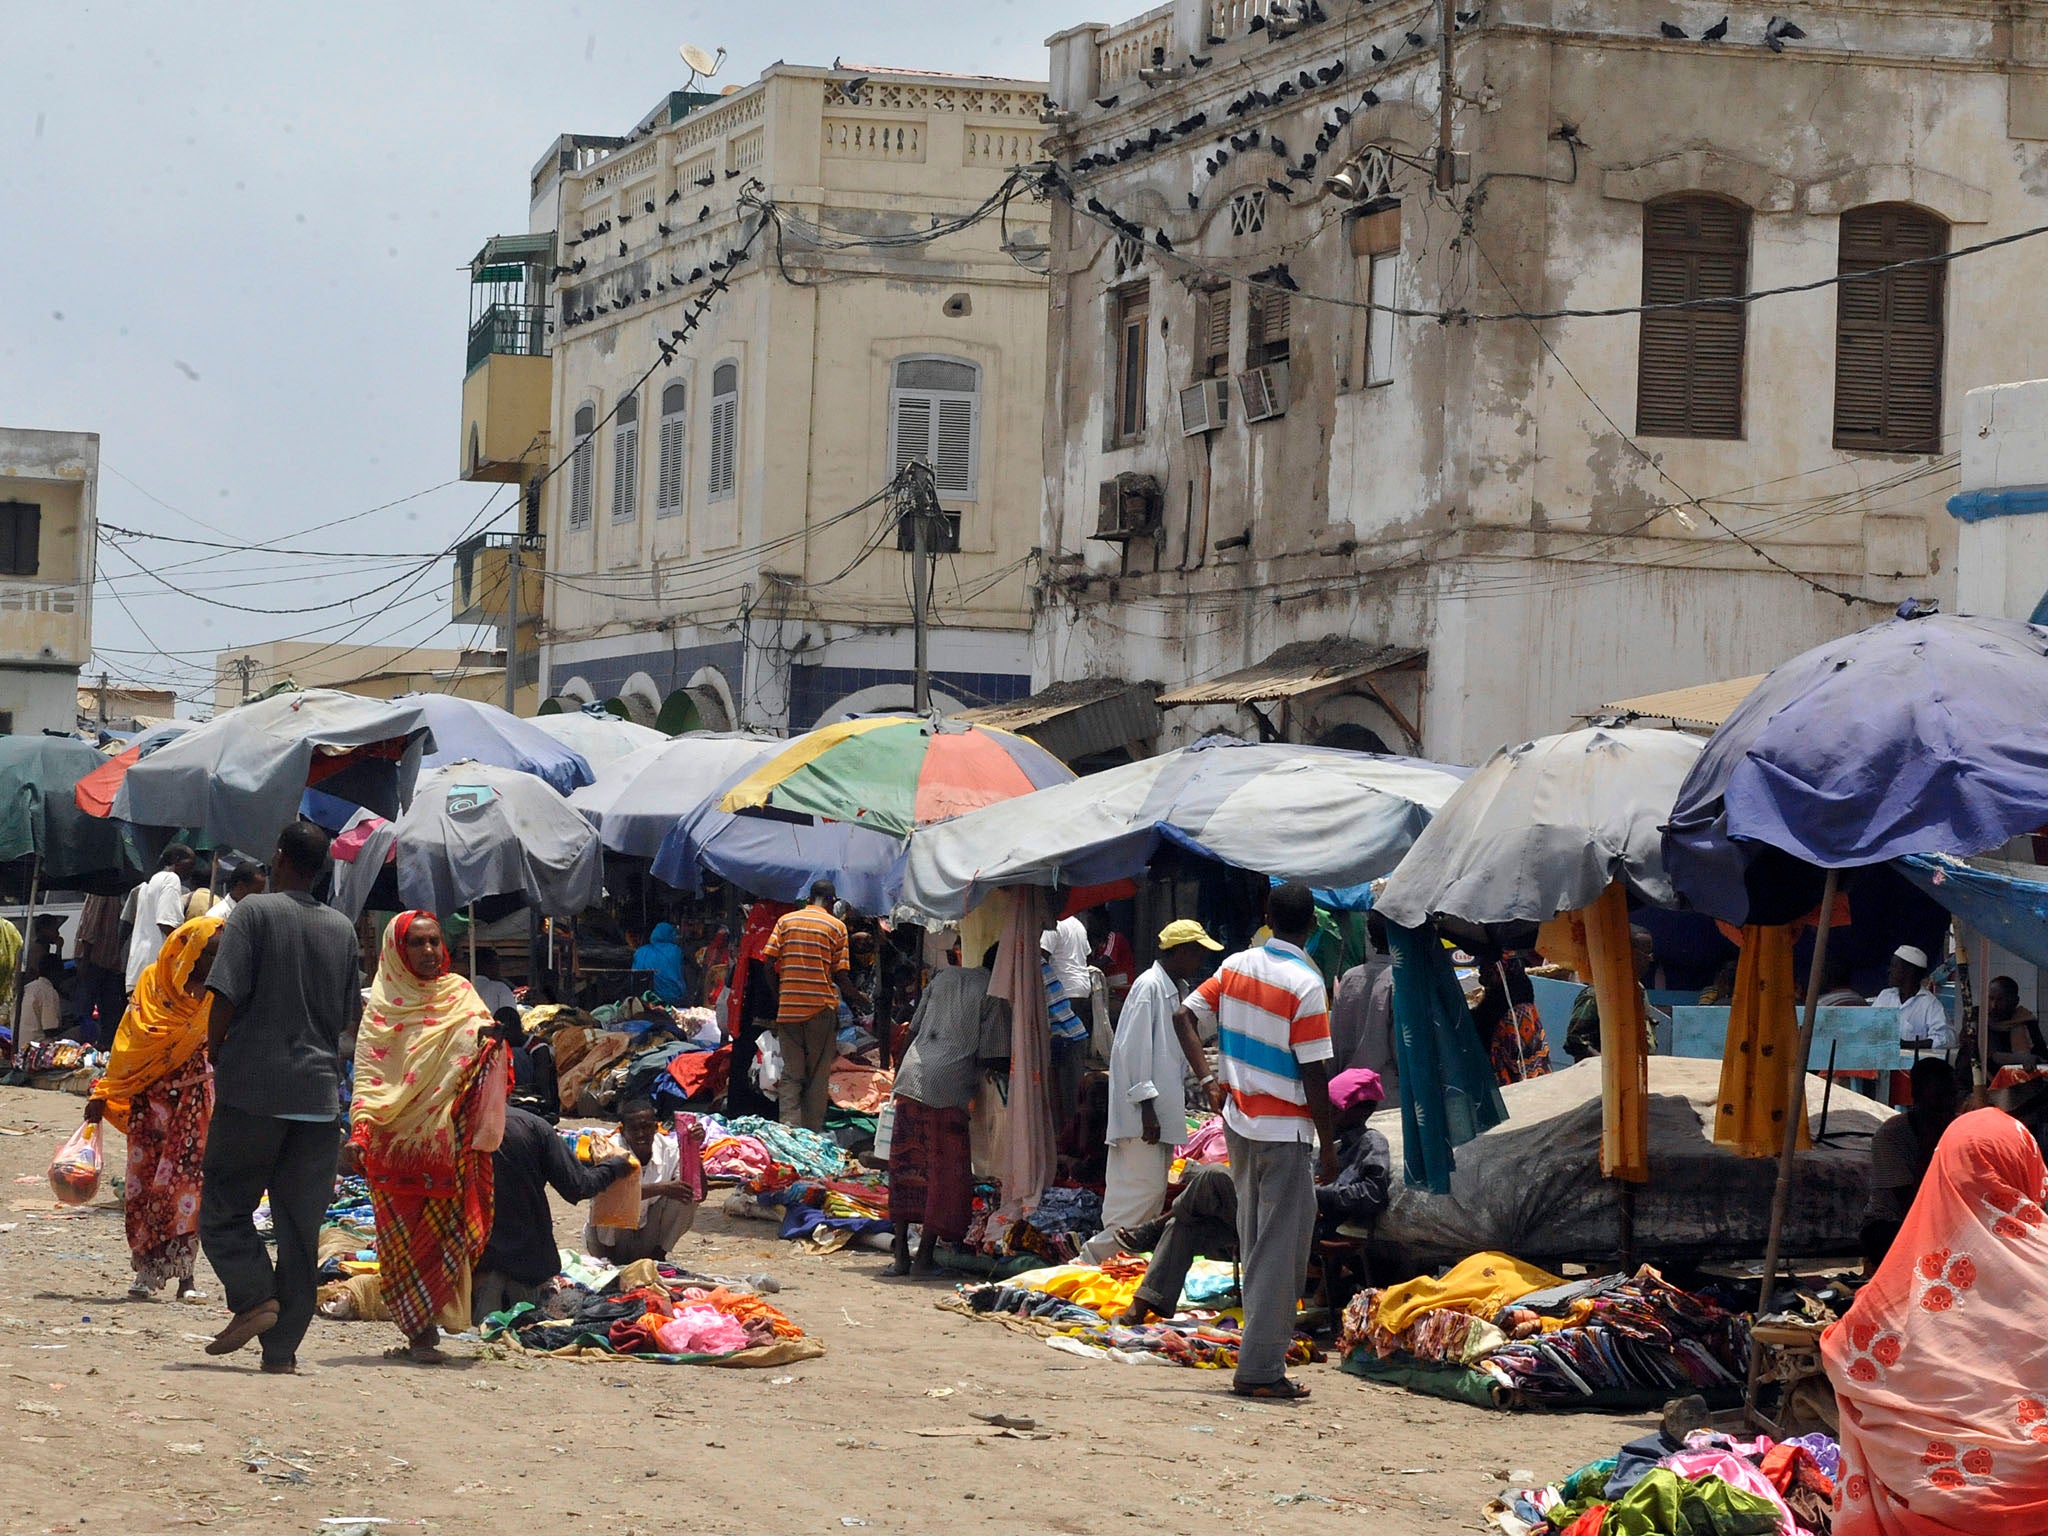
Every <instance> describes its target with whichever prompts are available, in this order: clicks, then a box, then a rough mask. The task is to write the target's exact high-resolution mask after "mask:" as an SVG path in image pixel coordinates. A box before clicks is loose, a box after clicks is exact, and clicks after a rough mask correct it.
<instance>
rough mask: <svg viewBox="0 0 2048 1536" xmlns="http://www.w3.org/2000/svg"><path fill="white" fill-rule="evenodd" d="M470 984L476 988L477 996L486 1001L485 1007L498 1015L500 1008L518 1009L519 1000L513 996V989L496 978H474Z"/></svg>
mask: <svg viewBox="0 0 2048 1536" xmlns="http://www.w3.org/2000/svg"><path fill="white" fill-rule="evenodd" d="M469 984H470V985H471V986H472V987H475V988H476V995H477V996H478V997H480V998H482V999H483V1000H484V1006H485V1007H486V1008H488V1009H490V1010H491V1012H493V1013H496V1012H497V1011H498V1010H499V1009H500V1008H517V1007H518V1006H519V999H518V998H516V997H514V996H513V995H512V989H511V988H510V987H508V986H506V985H505V983H504V982H502V981H500V980H498V978H497V977H495V976H472V977H471V978H470V981H469Z"/></svg>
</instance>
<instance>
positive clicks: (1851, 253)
mask: <svg viewBox="0 0 2048 1536" xmlns="http://www.w3.org/2000/svg"><path fill="white" fill-rule="evenodd" d="M1947 249H1948V225H1947V223H1945V222H1944V221H1943V220H1941V219H1939V218H1937V217H1936V216H1935V215H1933V214H1931V213H1927V212H1925V211H1924V210H1922V209H1919V208H1912V207H1908V206H1907V205H1906V204H1904V203H1880V204H1878V205H1877V206H1875V207H1871V208H1852V209H1850V210H1849V211H1848V212H1847V213H1845V214H1843V215H1842V228H1841V246H1840V255H1839V260H1838V266H1837V269H1836V270H1838V271H1840V272H1844V273H1848V272H1867V273H1871V275H1870V276H1867V277H1852V278H1850V279H1849V280H1848V281H1846V282H1843V283H1839V284H1837V285H1836V288H1835V446H1836V447H1837V448H1847V449H1863V450H1866V451H1871V452H1877V453H1939V452H1940V451H1941V373H1942V357H1943V352H1944V350H1945V348H1944V336H1943V330H1944V324H1943V318H1944V314H1945V310H1946V300H1947V276H1946V274H1947V271H1948V269H1947V267H1946V266H1944V265H1941V264H1933V265H1927V266H1915V267H1904V268H1901V269H1900V270H1898V271H1896V272H1875V271H1873V269H1874V268H1878V267H1886V266H1892V265H1894V264H1896V263H1898V262H1904V261H1915V260H1924V259H1925V258H1927V257H1930V256H1939V255H1941V254H1942V253H1943V252H1944V251H1946V250H1947Z"/></svg>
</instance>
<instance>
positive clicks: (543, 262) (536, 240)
mask: <svg viewBox="0 0 2048 1536" xmlns="http://www.w3.org/2000/svg"><path fill="white" fill-rule="evenodd" d="M554 259H555V237H554V235H552V234H541V235H500V236H498V237H497V238H496V239H494V240H489V241H486V242H485V244H484V248H483V249H482V250H481V251H478V252H477V254H476V259H475V260H474V261H472V262H471V263H470V265H469V293H470V300H469V356H468V359H467V361H466V366H465V368H464V371H463V378H462V445H461V450H460V462H461V465H462V478H463V479H465V480H496V481H505V482H511V483H513V484H518V483H520V482H523V481H525V480H527V479H529V478H530V477H531V476H532V475H533V474H534V473H535V472H536V471H537V470H539V468H540V467H541V466H542V465H543V464H545V463H546V462H547V442H548V417H549V411H550V410H551V399H552V394H553V379H552V375H551V368H552V364H551V363H550V362H549V360H548V350H549V342H550V322H549V319H548V302H547V295H548V285H549V282H550V280H551V279H550V273H551V271H552V268H553V263H554Z"/></svg>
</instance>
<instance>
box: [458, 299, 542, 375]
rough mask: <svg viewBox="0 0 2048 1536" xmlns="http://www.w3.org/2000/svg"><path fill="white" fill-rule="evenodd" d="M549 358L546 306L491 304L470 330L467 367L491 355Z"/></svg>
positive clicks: (474, 367) (470, 369) (469, 369)
mask: <svg viewBox="0 0 2048 1536" xmlns="http://www.w3.org/2000/svg"><path fill="white" fill-rule="evenodd" d="M547 354H548V308H547V305H546V304H492V305H490V306H488V307H487V308H486V309H485V310H484V312H483V313H482V314H481V315H479V316H477V318H476V319H475V320H474V321H472V322H471V324H470V327H469V366H468V367H467V368H466V369H465V370H464V371H465V372H467V373H474V372H476V369H477V366H478V364H480V363H482V362H483V360H484V359H485V358H487V357H491V356H493V355H495V356H499V357H546V356H547Z"/></svg>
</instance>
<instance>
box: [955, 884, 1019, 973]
mask: <svg viewBox="0 0 2048 1536" xmlns="http://www.w3.org/2000/svg"><path fill="white" fill-rule="evenodd" d="M1009 918H1010V893H1009V892H1008V891H990V892H989V893H988V895H987V896H986V897H984V898H983V899H982V903H981V905H980V906H978V907H976V908H975V909H974V910H973V911H972V912H969V913H968V914H967V915H966V916H965V917H963V918H961V919H960V963H961V964H962V965H967V966H974V965H979V964H981V957H982V956H983V955H985V954H987V953H988V950H989V946H990V945H991V944H995V943H998V942H1000V941H1001V939H1002V937H1003V924H1004V923H1006V922H1008V921H1009Z"/></svg>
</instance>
